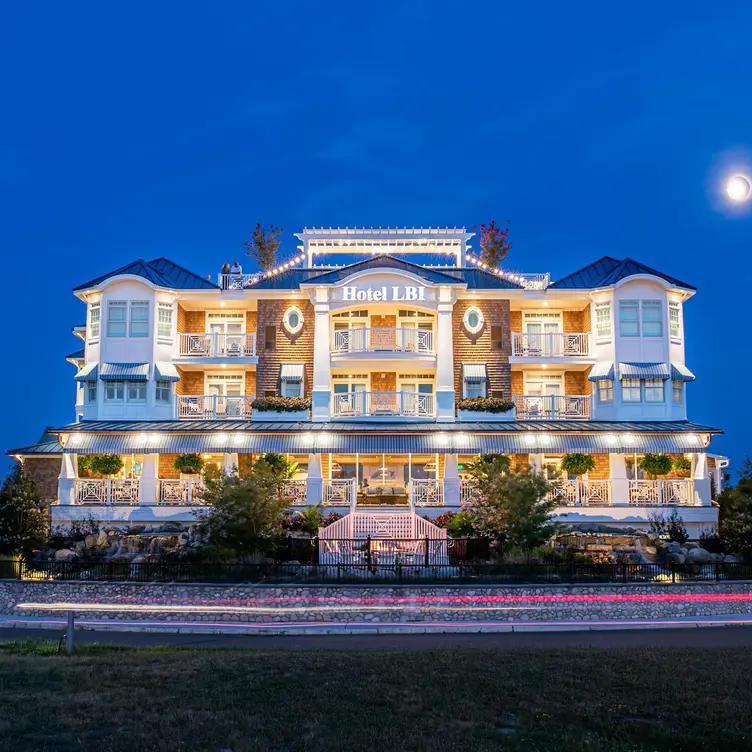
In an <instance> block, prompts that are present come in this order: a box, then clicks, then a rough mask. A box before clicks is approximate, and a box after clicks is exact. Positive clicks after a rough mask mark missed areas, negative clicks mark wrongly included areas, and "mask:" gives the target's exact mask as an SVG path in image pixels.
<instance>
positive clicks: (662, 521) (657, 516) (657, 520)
mask: <svg viewBox="0 0 752 752" xmlns="http://www.w3.org/2000/svg"><path fill="white" fill-rule="evenodd" d="M664 456H665V455H664ZM649 519H650V532H651V533H652V534H653V536H654V537H656V538H661V539H662V540H669V541H676V542H677V543H686V542H687V541H688V540H689V533H688V532H687V528H686V527H684V518H683V517H682V516H681V515H680V514H679V512H677V511H676V509H672V510H671V514H670V515H669V516H668V517H664V516H663V515H662V514H661V513H660V512H655V513H654V514H651V515H649Z"/></svg>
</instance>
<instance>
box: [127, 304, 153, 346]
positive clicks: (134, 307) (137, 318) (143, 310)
mask: <svg viewBox="0 0 752 752" xmlns="http://www.w3.org/2000/svg"><path fill="white" fill-rule="evenodd" d="M148 336H149V301H148V300H134V301H132V302H131V337H148Z"/></svg>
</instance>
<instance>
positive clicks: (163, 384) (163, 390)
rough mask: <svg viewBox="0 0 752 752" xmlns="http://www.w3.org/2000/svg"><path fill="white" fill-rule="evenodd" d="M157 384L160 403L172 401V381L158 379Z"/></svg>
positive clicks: (157, 398)
mask: <svg viewBox="0 0 752 752" xmlns="http://www.w3.org/2000/svg"><path fill="white" fill-rule="evenodd" d="M155 386H156V390H157V392H156V401H157V403H158V404H160V405H168V404H169V403H170V382H169V381H157V382H155Z"/></svg>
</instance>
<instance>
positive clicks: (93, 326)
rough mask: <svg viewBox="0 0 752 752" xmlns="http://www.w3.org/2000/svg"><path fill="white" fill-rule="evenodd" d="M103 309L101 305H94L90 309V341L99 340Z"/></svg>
mask: <svg viewBox="0 0 752 752" xmlns="http://www.w3.org/2000/svg"><path fill="white" fill-rule="evenodd" d="M101 317H102V309H101V307H100V305H99V303H92V304H91V306H90V308H89V339H99V323H100V319H101Z"/></svg>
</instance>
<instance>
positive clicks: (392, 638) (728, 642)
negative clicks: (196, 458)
mask: <svg viewBox="0 0 752 752" xmlns="http://www.w3.org/2000/svg"><path fill="white" fill-rule="evenodd" d="M61 635H62V630H61V631H60V632H58V631H57V630H39V629H34V628H32V629H26V628H14V629H8V628H0V642H6V641H9V640H27V639H31V640H38V641H41V642H49V641H55V642H57V640H59V639H60V636H61ZM76 643H77V644H86V645H88V644H100V645H130V646H133V647H151V646H174V647H186V648H244V649H248V648H250V649H253V648H257V649H270V648H282V649H286V650H438V649H442V648H450V649H457V648H470V649H472V648H499V649H502V650H514V649H515V648H585V647H591V648H645V647H711V646H714V647H718V646H721V647H739V646H752V626H749V627H748V626H719V627H702V628H698V627H682V628H678V629H668V628H663V629H633V630H626V629H625V630H609V631H601V632H501V633H485V634H416V635H408V634H393V635H389V634H385V635H357V634H355V635H287V636H284V635H283V636H271V635H221V634H212V635H195V634H193V635H191V634H169V633H165V634H161V633H157V632H110V631H108V632H90V631H78V630H77V631H76Z"/></svg>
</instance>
